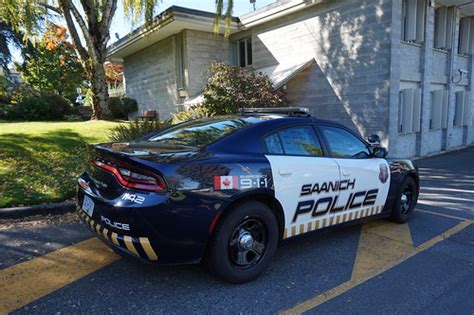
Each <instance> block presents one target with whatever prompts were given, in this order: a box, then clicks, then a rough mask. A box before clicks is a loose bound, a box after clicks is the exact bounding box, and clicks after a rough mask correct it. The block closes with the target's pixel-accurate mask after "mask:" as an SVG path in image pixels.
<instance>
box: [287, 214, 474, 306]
mask: <svg viewBox="0 0 474 315" xmlns="http://www.w3.org/2000/svg"><path fill="white" fill-rule="evenodd" d="M470 224H472V222H470V221H463V222H460V223H458V224H457V225H455V226H454V227H452V228H450V229H449V230H447V231H446V232H444V233H441V234H440V235H438V236H436V237H434V238H432V239H431V240H429V241H426V242H425V243H423V244H421V245H420V246H418V247H416V248H415V249H414V250H413V252H411V253H410V254H408V255H407V256H404V257H402V258H400V259H398V260H397V261H394V262H391V263H389V264H387V265H385V266H384V267H383V268H382V269H378V270H376V271H373V272H371V273H367V274H365V275H364V276H363V277H360V278H356V279H351V280H349V281H347V282H344V283H342V284H340V285H339V286H337V287H335V288H333V289H331V290H329V291H326V292H324V293H322V294H320V295H317V296H315V297H313V298H311V299H309V300H306V301H304V302H301V303H299V304H297V305H295V306H294V307H292V308H290V309H288V310H285V311H282V312H281V314H302V313H304V312H307V311H309V310H311V309H313V308H315V307H317V306H318V305H321V304H323V303H325V302H327V301H329V300H331V299H333V298H335V297H337V296H339V295H341V294H343V293H345V292H347V291H349V290H350V289H352V288H354V287H356V286H358V285H360V284H362V283H364V282H366V281H367V280H369V279H371V278H373V277H375V276H377V275H379V274H381V273H383V272H385V271H387V270H389V269H390V268H393V267H394V266H396V265H398V264H400V263H402V262H404V261H405V260H407V259H409V258H411V257H413V256H415V255H416V254H419V253H421V252H424V251H425V250H427V249H429V248H431V247H433V246H434V245H436V244H438V243H439V242H441V241H443V240H445V239H446V238H448V237H450V236H452V235H454V234H456V233H458V232H460V231H462V230H464V229H465V228H466V227H468V226H469V225H470Z"/></svg>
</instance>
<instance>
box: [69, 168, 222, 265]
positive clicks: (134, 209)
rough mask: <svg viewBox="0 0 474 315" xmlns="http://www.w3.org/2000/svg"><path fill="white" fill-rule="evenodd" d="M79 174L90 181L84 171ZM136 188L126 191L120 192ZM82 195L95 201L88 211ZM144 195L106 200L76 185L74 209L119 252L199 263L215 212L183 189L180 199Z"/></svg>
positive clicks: (163, 260)
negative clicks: (136, 199)
mask: <svg viewBox="0 0 474 315" xmlns="http://www.w3.org/2000/svg"><path fill="white" fill-rule="evenodd" d="M80 179H82V180H85V181H87V182H90V180H89V178H88V176H87V173H85V174H83V176H81V177H80ZM140 193H141V192H138V191H131V190H126V191H125V192H124V195H123V196H125V195H126V194H128V195H130V194H136V195H140ZM85 196H87V197H88V198H90V199H91V200H92V201H93V202H94V210H93V212H92V214H87V213H86V212H85V211H84V210H83V204H84V198H85ZM142 196H144V197H145V201H144V202H143V204H136V203H133V202H131V201H130V200H128V199H127V200H125V199H124V198H122V196H117V197H116V198H115V199H104V198H103V197H101V196H100V194H99V193H96V192H95V191H93V190H91V189H89V190H87V191H86V190H85V189H84V187H82V186H81V185H78V190H77V211H78V213H79V216H80V217H81V219H82V221H83V222H84V223H85V224H86V226H88V227H89V229H91V230H92V231H93V232H94V233H95V234H96V235H97V236H98V237H99V238H100V239H101V240H102V241H104V242H105V243H106V244H107V245H109V246H110V247H112V248H113V249H115V250H118V251H120V252H121V253H124V254H126V255H129V256H132V257H135V258H139V259H141V260H145V261H148V262H152V263H157V264H189V263H196V262H199V261H200V260H201V259H202V257H203V255H204V253H205V249H206V245H207V241H208V239H209V232H208V229H209V225H210V223H211V221H212V219H213V218H214V217H215V215H216V212H215V211H212V210H211V209H210V207H209V206H208V205H206V203H204V202H199V200H196V199H195V198H194V197H193V196H192V194H191V195H187V194H181V195H180V196H179V198H178V197H173V196H166V195H154V194H145V193H144V194H142Z"/></svg>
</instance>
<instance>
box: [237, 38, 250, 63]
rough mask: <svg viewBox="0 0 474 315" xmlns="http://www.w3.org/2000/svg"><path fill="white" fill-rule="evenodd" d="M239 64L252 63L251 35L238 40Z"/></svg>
mask: <svg viewBox="0 0 474 315" xmlns="http://www.w3.org/2000/svg"><path fill="white" fill-rule="evenodd" d="M237 49H238V60H237V62H238V64H239V66H240V67H248V66H251V65H252V39H251V38H250V37H248V38H245V39H242V40H239V41H238V42H237Z"/></svg>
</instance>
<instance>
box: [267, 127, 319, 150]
mask: <svg viewBox="0 0 474 315" xmlns="http://www.w3.org/2000/svg"><path fill="white" fill-rule="evenodd" d="M265 144H266V146H267V150H268V152H269V153H273V154H288V155H312V156H323V155H324V154H323V150H322V148H321V144H320V142H319V140H318V138H317V137H316V134H315V132H314V130H313V128H312V127H311V126H297V127H290V128H286V129H282V130H279V131H277V132H275V133H272V134H271V135H269V136H267V137H266V138H265Z"/></svg>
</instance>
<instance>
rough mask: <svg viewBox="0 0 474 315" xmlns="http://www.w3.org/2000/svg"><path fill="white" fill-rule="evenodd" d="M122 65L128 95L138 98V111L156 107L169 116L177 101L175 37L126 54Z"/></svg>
mask: <svg viewBox="0 0 474 315" xmlns="http://www.w3.org/2000/svg"><path fill="white" fill-rule="evenodd" d="M123 65H124V76H125V79H126V82H127V84H126V94H127V96H129V97H132V98H135V99H136V100H137V102H138V104H139V111H143V110H147V109H153V110H157V112H158V113H159V115H160V118H162V119H167V118H169V117H170V115H171V113H174V112H175V111H176V103H177V102H178V94H177V88H176V72H175V41H174V37H173V36H170V37H168V38H166V39H164V40H162V41H160V42H158V43H155V44H153V45H151V46H149V47H147V48H145V49H143V50H141V51H139V52H137V53H135V54H133V55H131V56H128V57H126V58H125V59H124V63H123Z"/></svg>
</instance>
